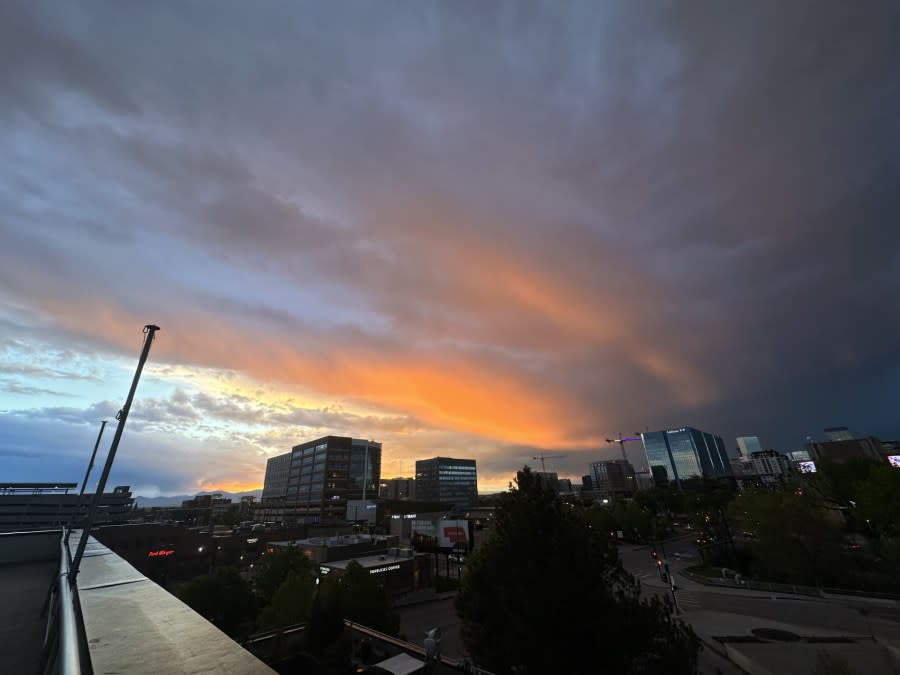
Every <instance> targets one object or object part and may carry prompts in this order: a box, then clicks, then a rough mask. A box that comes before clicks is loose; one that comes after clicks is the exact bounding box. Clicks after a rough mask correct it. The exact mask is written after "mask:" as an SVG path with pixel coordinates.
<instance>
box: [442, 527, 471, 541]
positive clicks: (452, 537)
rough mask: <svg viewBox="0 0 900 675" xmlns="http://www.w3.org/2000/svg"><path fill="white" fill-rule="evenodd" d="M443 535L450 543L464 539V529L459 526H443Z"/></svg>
mask: <svg viewBox="0 0 900 675" xmlns="http://www.w3.org/2000/svg"><path fill="white" fill-rule="evenodd" d="M444 536H445V537H446V538H447V539H448V540H449V541H450V542H451V543H452V544H455V543H456V542H458V541H465V540H466V531H465V530H464V529H462V528H461V527H445V528H444Z"/></svg>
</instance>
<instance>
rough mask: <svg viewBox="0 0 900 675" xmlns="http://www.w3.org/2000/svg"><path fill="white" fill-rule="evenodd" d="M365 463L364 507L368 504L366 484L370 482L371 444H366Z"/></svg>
mask: <svg viewBox="0 0 900 675" xmlns="http://www.w3.org/2000/svg"><path fill="white" fill-rule="evenodd" d="M365 457H366V458H365V460H364V463H363V494H362V498H363V505H365V503H366V483H368V482H369V444H368V442H367V443H366V455H365Z"/></svg>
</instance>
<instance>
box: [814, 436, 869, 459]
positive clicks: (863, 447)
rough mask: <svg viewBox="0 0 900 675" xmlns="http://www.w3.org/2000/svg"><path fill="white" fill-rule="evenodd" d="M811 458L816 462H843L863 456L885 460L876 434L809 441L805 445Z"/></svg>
mask: <svg viewBox="0 0 900 675" xmlns="http://www.w3.org/2000/svg"><path fill="white" fill-rule="evenodd" d="M804 448H805V449H806V451H807V452H808V453H809V458H810V459H811V460H812V461H814V462H835V463H837V464H842V463H843V462H846V461H847V460H848V459H854V458H862V459H871V460H875V461H884V456H883V455H882V452H881V441H880V440H879V439H878V438H876V437H875V436H867V437H866V438H851V439H845V440H840V441H825V442H824V443H817V442H815V441H809V442H807V443H806V444H805V445H804Z"/></svg>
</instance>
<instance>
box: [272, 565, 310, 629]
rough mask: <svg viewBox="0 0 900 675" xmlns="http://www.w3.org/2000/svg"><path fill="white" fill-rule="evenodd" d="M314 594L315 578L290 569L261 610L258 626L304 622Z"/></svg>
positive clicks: (281, 625)
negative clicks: (270, 599)
mask: <svg viewBox="0 0 900 675" xmlns="http://www.w3.org/2000/svg"><path fill="white" fill-rule="evenodd" d="M314 595H315V580H314V579H313V577H312V576H311V575H309V574H304V573H302V572H299V573H298V572H295V571H293V570H292V571H290V572H288V576H287V579H285V580H284V583H283V584H281V586H279V587H278V590H277V591H275V594H274V595H273V597H272V602H271V603H269V605H268V606H267V607H266V608H265V609H264V610H263V611H262V614H260V617H259V627H260V628H262V629H269V628H280V627H283V626H292V625H295V624H299V623H306V621H307V619H308V617H309V613H310V609H311V608H312V603H313V597H314Z"/></svg>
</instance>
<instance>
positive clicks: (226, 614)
mask: <svg viewBox="0 0 900 675" xmlns="http://www.w3.org/2000/svg"><path fill="white" fill-rule="evenodd" d="M178 597H179V598H181V600H182V602H184V603H185V604H186V605H188V606H189V607H191V608H192V609H193V610H194V611H196V612H197V613H198V614H200V615H202V616H203V617H204V618H206V619H208V620H209V621H211V622H212V623H214V624H215V625H216V626H217V627H218V628H219V629H220V630H222V631H224V632H225V633H227V634H228V635H230V636H231V637H243V636H244V635H246V634H249V631H250V628H251V627H252V625H253V620H254V618H255V616H256V599H255V598H254V597H253V591H251V590H250V585H249V584H248V583H247V582H246V581H245V580H244V579H243V578H242V577H241V575H240V573H238V571H237V570H235V569H234V568H232V567H222V568H219V569H217V570H216V571H215V573H214V574H211V575H208V576H207V575H204V576H201V577H197V578H196V579H193V580H191V581H189V582H187V583H186V584H185V585H184V586H182V587H181V589H180V591H179V593H178Z"/></svg>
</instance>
